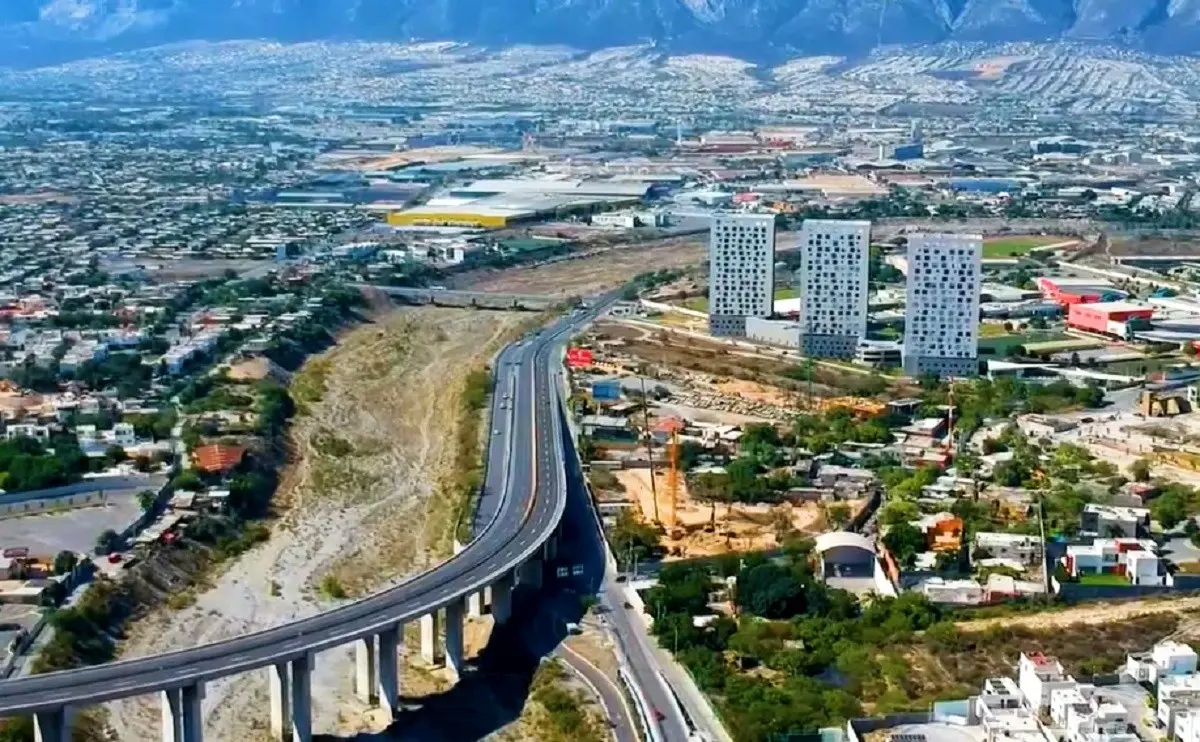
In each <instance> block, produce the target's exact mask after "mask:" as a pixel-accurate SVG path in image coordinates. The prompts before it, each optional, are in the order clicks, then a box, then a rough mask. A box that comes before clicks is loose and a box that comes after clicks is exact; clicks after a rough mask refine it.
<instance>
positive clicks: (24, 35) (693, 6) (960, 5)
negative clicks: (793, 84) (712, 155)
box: [0, 0, 1200, 62]
mask: <svg viewBox="0 0 1200 742" xmlns="http://www.w3.org/2000/svg"><path fill="white" fill-rule="evenodd" d="M248 37H253V38H273V39H280V40H301V39H327V38H341V39H347V38H361V39H387V40H394V41H407V40H410V39H448V40H456V41H469V42H473V43H477V44H485V45H497V44H513V43H561V44H569V45H572V46H577V47H582V48H597V47H607V46H620V45H625V44H633V43H645V42H648V41H650V42H654V43H657V44H660V45H663V46H664V47H667V48H670V49H672V50H680V51H691V52H697V51H699V52H713V53H724V54H737V55H741V56H743V57H760V58H765V57H770V56H785V55H795V54H800V53H828V52H836V53H839V54H847V53H850V54H853V53H857V52H863V51H866V50H869V49H872V48H874V47H877V46H880V45H885V44H896V43H932V42H939V41H946V40H963V41H986V42H1007V41H1049V40H1054V39H1077V40H1095V41H1103V42H1108V43H1116V44H1120V45H1127V46H1130V47H1133V48H1138V49H1142V50H1146V51H1154V52H1164V53H1192V52H1197V51H1200V0H3V2H0V54H3V51H2V50H5V49H7V50H8V52H9V53H8V57H9V59H8V60H7V61H10V62H11V61H12V59H11V57H14V56H16V57H21V56H22V55H24V56H26V57H31V56H35V55H39V54H41V53H45V52H47V51H48V50H53V51H54V52H57V53H60V54H62V53H67V52H68V51H70V50H73V53H81V52H84V51H88V50H97V49H110V48H131V47H136V46H144V45H149V44H156V43H163V42H169V41H181V40H188V39H230V38H248ZM0 61H3V60H0Z"/></svg>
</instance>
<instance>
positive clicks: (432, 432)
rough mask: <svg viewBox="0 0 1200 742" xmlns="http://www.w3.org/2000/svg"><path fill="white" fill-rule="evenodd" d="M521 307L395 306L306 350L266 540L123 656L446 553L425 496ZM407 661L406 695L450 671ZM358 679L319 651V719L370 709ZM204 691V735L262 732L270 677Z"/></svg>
mask: <svg viewBox="0 0 1200 742" xmlns="http://www.w3.org/2000/svg"><path fill="white" fill-rule="evenodd" d="M528 319H529V315H526V314H510V313H499V312H477V311H472V310H465V309H439V308H422V309H417V310H410V311H396V312H390V313H387V314H385V315H382V316H380V317H379V318H378V320H377V322H376V323H375V324H371V325H366V326H362V327H360V328H358V329H356V330H354V331H352V332H351V333H349V334H348V335H347V336H346V337H345V338H344V339H343V340H342V342H340V343H339V344H338V345H337V346H336V347H334V348H333V349H331V350H330V351H329V352H327V353H326V354H324V355H323V356H322V357H320V358H319V359H314V360H313V361H310V363H309V365H308V367H306V369H304V370H302V371H301V373H300V375H299V377H298V379H297V381H296V382H294V393H295V394H297V395H298V396H300V397H302V398H303V399H302V400H301V407H302V409H303V410H304V412H303V414H301V415H299V416H298V418H297V421H296V423H295V426H294V429H293V442H294V445H295V447H296V463H295V464H294V465H293V466H292V467H291V469H290V471H289V472H288V473H287V474H286V475H285V478H284V484H283V485H281V490H280V495H279V498H278V502H279V503H280V504H281V506H282V507H283V508H284V509H285V514H284V515H283V516H282V517H281V519H280V520H279V521H278V522H277V523H275V525H274V529H273V535H272V538H271V539H270V541H269V542H268V543H267V544H265V545H264V546H262V547H259V548H258V549H256V550H254V551H252V552H249V553H248V554H246V555H245V556H243V557H242V558H241V559H240V560H239V561H238V562H237V563H235V564H233V565H231V566H230V567H229V568H228V570H227V571H226V572H225V573H224V574H221V575H219V576H218V577H216V578H215V581H214V584H213V585H212V587H211V588H210V589H208V590H206V591H204V592H202V593H200V594H198V595H197V596H196V602H195V604H194V605H193V606H192V607H189V608H186V609H183V610H179V611H170V610H163V611H159V612H157V613H155V614H153V615H152V616H151V617H149V618H147V619H146V620H143V621H141V622H139V623H138V624H137V625H136V626H134V627H133V629H132V631H131V635H130V638H129V640H128V641H127V642H126V643H125V645H124V646H123V648H122V656H124V657H135V656H142V655H146V654H150V653H154V652H161V651H166V650H171V649H180V648H184V647H191V646H196V645H198V644H203V643H208V642H212V641H217V640H220V639H226V638H230V637H233V636H238V635H241V634H245V633H247V632H250V631H255V630H260V629H264V628H268V627H271V626H276V625H279V624H281V623H284V622H287V621H290V620H294V619H297V618H301V617H304V616H310V615H313V614H315V613H317V612H320V611H322V610H328V609H329V608H330V607H332V606H333V605H335V604H336V603H337V602H338V601H337V600H334V599H331V598H330V597H329V595H328V593H329V592H330V591H329V590H328V589H326V590H324V591H322V590H320V589H318V587H319V586H325V587H326V588H327V582H326V583H323V580H325V578H326V576H328V575H332V576H333V578H334V580H335V582H336V584H338V585H339V587H340V589H341V590H344V591H345V592H346V593H347V594H355V593H359V592H368V591H372V590H376V589H379V588H381V587H383V586H385V585H386V584H388V583H391V582H395V581H398V580H400V579H402V578H403V577H405V576H406V575H409V574H412V573H413V572H414V571H416V570H419V569H422V568H424V567H426V566H428V565H430V564H432V563H434V562H435V561H437V560H438V559H440V558H442V557H443V556H445V555H446V554H447V552H448V550H449V544H450V538H451V537H452V533H453V522H452V521H453V519H452V518H450V517H448V515H449V514H450V513H452V512H453V506H452V504H451V503H448V502H443V501H440V500H438V499H436V498H435V497H434V495H435V494H436V492H437V490H438V487H437V482H438V481H439V478H440V476H441V475H442V474H443V473H444V472H445V470H446V468H447V467H448V466H449V465H450V463H451V462H453V461H454V458H455V444H454V435H453V431H454V425H453V422H454V420H455V418H456V415H457V410H458V409H459V400H458V393H459V390H460V389H461V387H462V384H461V381H462V379H463V378H464V377H465V375H466V374H467V373H468V372H469V371H470V370H471V369H472V368H476V367H478V366H479V365H480V364H483V363H486V362H487V361H488V360H489V359H490V358H491V356H492V354H493V353H494V352H495V351H496V350H498V348H499V346H500V345H502V342H503V339H504V338H505V336H506V335H508V334H509V333H512V332H515V331H516V330H517V328H519V327H520V325H521V323H523V322H527V321H528ZM488 627H489V624H488V623H487V622H484V621H479V622H473V623H472V624H471V626H470V627H469V628H468V632H467V643H468V648H469V649H471V650H473V649H477V648H478V647H480V646H482V645H483V644H484V643H485V642H486V639H487V635H488ZM414 628H415V627H414ZM414 644H415V642H413V641H409V642H407V646H414ZM406 664H407V665H408V666H409V668H410V669H409V670H408V671H407V675H406V678H405V688H406V694H413V695H420V694H422V693H424V692H430V691H434V690H437V689H439V688H442V687H444V686H445V685H446V684H447V682H448V681H447V680H446V679H445V678H444V677H442V676H441V675H440V671H434V672H429V671H427V670H423V669H420V668H416V667H413V665H415V664H416V663H406ZM352 675H353V672H352V664H351V651H350V649H349V648H345V649H339V650H335V651H331V652H326V653H323V654H321V655H320V656H319V659H318V661H317V664H316V669H315V671H314V673H313V679H312V682H313V699H314V725H315V728H316V729H317V730H318V731H320V732H323V733H324V732H335V733H340V732H349V731H353V730H357V729H362V728H370V727H371V726H372V725H373V724H375V723H376V722H377V721H378V720H373V719H372V717H371V715H370V713H367V709H365V708H364V707H363V706H362V704H361V703H359V702H358V701H356V700H354V699H353V698H352V696H351V690H352V689H351V678H352ZM207 691H208V697H207V699H206V701H205V710H206V717H207V725H206V726H207V730H206V731H207V735H208V738H209V739H213V740H229V741H233V740H237V741H238V742H241V741H242V740H248V739H254V738H256V737H257V736H261V735H262V733H263V732H262V730H263V729H265V723H266V704H265V698H266V695H265V694H266V675H265V673H251V674H247V675H243V676H239V677H236V678H232V679H230V680H227V681H222V682H217V683H213V684H211V685H210V686H209V687H208V689H207ZM110 709H111V714H110V716H111V723H112V726H113V727H114V729H115V730H116V733H117V738H119V739H121V740H122V741H123V742H124V741H126V740H129V741H133V740H142V739H145V740H157V739H158V738H159V737H160V734H161V731H160V723H161V722H160V709H159V703H158V699H157V698H136V699H129V700H127V701H123V702H119V703H116V704H112V705H111V706H110Z"/></svg>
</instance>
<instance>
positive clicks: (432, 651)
mask: <svg viewBox="0 0 1200 742" xmlns="http://www.w3.org/2000/svg"><path fill="white" fill-rule="evenodd" d="M437 645H438V612H437V611H436V610H435V611H431V612H429V613H426V614H425V615H424V616H421V661H422V662H424V663H425V664H427V665H434V664H437V659H438V658H437Z"/></svg>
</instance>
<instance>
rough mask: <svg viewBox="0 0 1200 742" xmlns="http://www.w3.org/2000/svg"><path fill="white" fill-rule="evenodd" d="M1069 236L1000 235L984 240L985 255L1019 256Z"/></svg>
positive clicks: (1064, 240)
mask: <svg viewBox="0 0 1200 742" xmlns="http://www.w3.org/2000/svg"><path fill="white" fill-rule="evenodd" d="M1069 239H1070V238H1069V237H1054V236H1048V235H1019V236H1014V237H999V238H996V239H988V240H984V242H983V257H984V258H985V259H987V258H1017V257H1020V256H1022V255H1025V254H1027V253H1028V252H1029V251H1030V250H1034V249H1036V248H1039V247H1045V246H1046V245H1054V244H1057V243H1059V242H1067V241H1068V240H1069Z"/></svg>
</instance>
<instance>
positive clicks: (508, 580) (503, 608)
mask: <svg viewBox="0 0 1200 742" xmlns="http://www.w3.org/2000/svg"><path fill="white" fill-rule="evenodd" d="M512 589H513V574H512V573H511V572H507V573H505V574H504V575H502V576H501V577H500V579H499V580H497V581H496V583H495V584H494V585H492V618H494V619H495V620H496V623H498V624H502V623H508V619H509V618H511V617H512Z"/></svg>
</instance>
